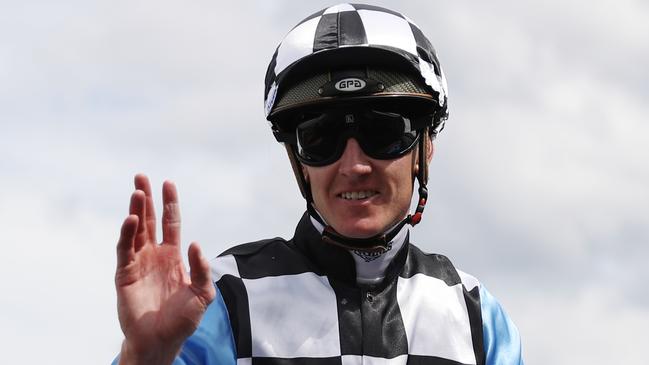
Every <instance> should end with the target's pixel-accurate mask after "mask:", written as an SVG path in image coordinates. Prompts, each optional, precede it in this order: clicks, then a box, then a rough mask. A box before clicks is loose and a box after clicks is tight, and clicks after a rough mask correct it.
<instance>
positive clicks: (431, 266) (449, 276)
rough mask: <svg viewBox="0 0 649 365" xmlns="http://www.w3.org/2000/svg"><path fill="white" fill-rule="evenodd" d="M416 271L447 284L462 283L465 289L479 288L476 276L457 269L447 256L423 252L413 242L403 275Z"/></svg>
mask: <svg viewBox="0 0 649 365" xmlns="http://www.w3.org/2000/svg"><path fill="white" fill-rule="evenodd" d="M418 273H421V274H424V275H427V276H432V277H435V278H437V279H440V280H443V281H444V282H445V283H446V284H447V285H449V286H453V285H457V284H462V285H463V286H464V287H465V288H466V290H467V291H472V290H475V289H476V288H478V290H479V288H480V282H479V281H478V279H476V277H474V276H473V275H470V274H467V273H466V272H464V271H462V270H459V269H458V268H457V267H455V265H454V264H453V262H451V260H450V259H449V258H448V257H446V256H444V255H442V254H438V253H427V252H424V251H422V250H421V249H420V248H419V247H417V246H415V245H414V244H410V252H409V255H408V261H407V263H406V267H405V270H404V275H405V276H406V277H409V276H413V275H415V274H418Z"/></svg>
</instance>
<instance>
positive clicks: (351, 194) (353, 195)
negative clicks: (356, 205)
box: [338, 190, 379, 200]
mask: <svg viewBox="0 0 649 365" xmlns="http://www.w3.org/2000/svg"><path fill="white" fill-rule="evenodd" d="M378 193H379V192H378V191H374V190H360V191H344V192H342V193H340V194H338V197H339V198H341V199H344V200H363V199H369V198H371V197H373V196H375V195H377V194H378Z"/></svg>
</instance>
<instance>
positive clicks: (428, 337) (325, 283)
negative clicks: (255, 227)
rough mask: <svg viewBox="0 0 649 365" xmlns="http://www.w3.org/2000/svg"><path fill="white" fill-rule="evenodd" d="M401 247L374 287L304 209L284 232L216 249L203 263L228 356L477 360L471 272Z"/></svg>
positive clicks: (345, 364)
mask: <svg viewBox="0 0 649 365" xmlns="http://www.w3.org/2000/svg"><path fill="white" fill-rule="evenodd" d="M403 247H404V248H403V249H402V250H401V251H399V254H398V255H397V256H396V257H395V259H394V261H393V262H394V263H393V264H391V266H390V267H389V268H388V270H387V271H386V279H385V280H384V281H383V283H381V284H379V285H377V286H359V285H357V284H356V281H355V273H354V262H353V258H352V257H351V255H349V253H348V252H347V251H345V250H343V249H340V248H338V247H335V246H331V245H326V244H324V243H322V241H321V239H320V235H319V234H318V232H317V231H316V230H315V228H313V226H312V225H311V224H310V222H308V218H307V217H306V216H305V218H303V219H302V221H301V222H300V224H299V225H298V228H297V230H296V235H295V238H294V239H293V240H291V241H288V242H287V241H284V240H282V239H272V240H266V241H260V242H257V243H252V244H245V245H242V246H238V247H235V248H233V249H231V250H229V251H226V252H225V253H224V254H223V255H221V256H220V257H219V258H217V259H216V260H214V262H213V266H212V267H213V275H214V278H215V280H216V282H217V285H218V287H219V290H220V292H221V294H222V295H223V299H224V302H225V304H226V307H227V309H228V315H229V317H230V323H231V325H232V330H233V334H234V340H235V345H236V349H237V357H238V360H237V364H285V365H288V364H307V365H308V364H338V365H352V364H390V365H393V364H394V365H396V364H403V365H405V364H437V365H450V364H454V365H458V364H484V349H483V338H482V323H481V321H482V319H481V312H480V298H479V286H478V282H477V280H475V279H474V278H473V277H471V276H468V275H466V274H464V273H461V272H459V271H456V270H455V269H454V267H453V265H452V264H451V263H450V262H449V261H448V259H447V258H445V257H444V256H440V255H429V254H425V253H423V252H421V251H420V250H419V249H417V248H416V247H415V246H412V245H410V244H406V245H404V246H403Z"/></svg>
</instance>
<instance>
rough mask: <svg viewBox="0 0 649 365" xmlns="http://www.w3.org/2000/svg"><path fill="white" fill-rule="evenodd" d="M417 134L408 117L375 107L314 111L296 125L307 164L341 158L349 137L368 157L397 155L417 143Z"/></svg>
mask: <svg viewBox="0 0 649 365" xmlns="http://www.w3.org/2000/svg"><path fill="white" fill-rule="evenodd" d="M417 135H418V134H417V131H416V130H415V129H414V128H413V126H412V125H411V121H410V120H409V119H408V118H405V117H404V116H401V115H399V114H395V113H386V112H379V111H374V110H370V111H362V112H348V113H322V114H318V115H312V116H310V117H306V118H304V119H303V121H302V122H301V123H300V124H298V126H297V129H296V137H297V144H298V157H299V158H300V160H301V161H302V162H303V163H305V164H307V165H327V164H330V163H333V162H334V161H336V160H338V159H339V158H340V156H341V155H342V152H343V150H344V148H345V144H346V141H347V139H348V138H350V137H353V138H355V139H356V140H357V141H358V143H359V144H360V146H361V148H362V149H363V152H365V154H367V155H368V156H369V157H372V158H376V159H382V160H389V159H394V158H397V157H400V156H402V155H403V154H405V153H406V152H408V151H409V150H410V149H411V148H412V147H413V146H414V144H415V143H416V142H417Z"/></svg>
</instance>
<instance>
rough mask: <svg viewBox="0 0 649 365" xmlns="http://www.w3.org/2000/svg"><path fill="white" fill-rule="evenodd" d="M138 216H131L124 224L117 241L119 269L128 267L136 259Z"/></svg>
mask: <svg viewBox="0 0 649 365" xmlns="http://www.w3.org/2000/svg"><path fill="white" fill-rule="evenodd" d="M138 220H139V218H138V216H137V215H135V214H131V215H129V216H128V217H126V219H124V223H122V229H121V232H120V235H119V239H118V240H117V268H118V269H119V268H122V267H124V266H126V265H128V263H129V262H131V261H132V260H133V259H134V258H135V249H134V244H135V235H136V233H137V226H138Z"/></svg>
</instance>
